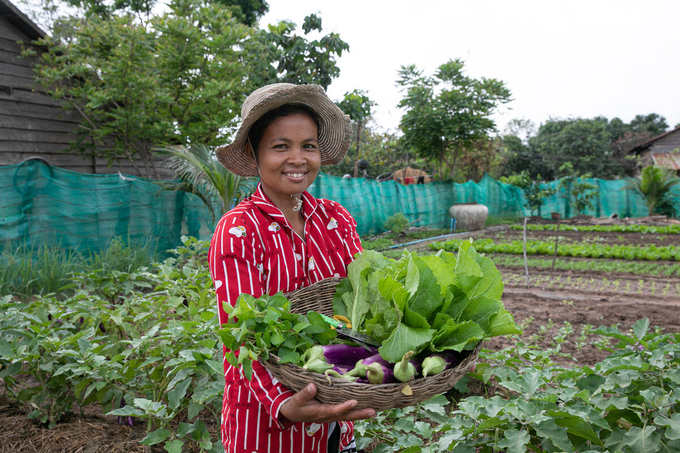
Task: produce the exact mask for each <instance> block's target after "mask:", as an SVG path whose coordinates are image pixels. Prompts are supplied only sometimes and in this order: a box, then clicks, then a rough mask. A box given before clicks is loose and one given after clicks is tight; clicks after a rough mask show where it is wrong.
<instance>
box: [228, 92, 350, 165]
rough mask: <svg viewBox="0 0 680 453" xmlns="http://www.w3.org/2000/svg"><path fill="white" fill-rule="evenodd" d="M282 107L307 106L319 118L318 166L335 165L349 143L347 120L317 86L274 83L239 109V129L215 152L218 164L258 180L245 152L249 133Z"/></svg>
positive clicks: (253, 163)
mask: <svg viewBox="0 0 680 453" xmlns="http://www.w3.org/2000/svg"><path fill="white" fill-rule="evenodd" d="M285 104H302V105H306V106H307V107H309V108H310V109H312V110H313V111H314V112H316V114H317V116H318V117H319V152H320V153H321V165H333V164H337V163H338V162H340V161H341V160H342V158H343V157H345V154H347V150H348V149H349V145H350V142H351V134H352V125H351V122H350V119H349V116H347V115H345V114H344V113H343V112H342V110H340V108H339V107H338V106H337V105H335V104H334V103H333V101H331V100H330V99H329V98H328V96H326V92H325V91H324V89H323V88H322V87H321V86H319V85H293V84H291V83H275V84H273V85H266V86H263V87H262V88H258V89H257V90H255V91H253V92H252V93H251V94H250V96H248V97H247V98H246V100H245V101H244V102H243V107H242V108H241V118H242V119H243V121H242V122H241V127H240V128H239V130H238V132H236V137H234V141H233V142H232V143H231V144H229V145H227V146H222V147H220V148H217V149H216V150H215V153H216V154H217V158H218V159H219V161H220V162H221V163H222V165H224V166H225V167H227V169H229V171H231V172H232V173H234V174H236V175H239V176H257V175H258V171H257V167H256V166H255V161H254V160H253V156H252V155H251V154H250V153H249V152H247V151H246V148H245V144H246V142H247V140H248V132H249V131H250V128H251V127H252V126H253V124H255V122H256V121H257V120H258V119H260V118H261V117H262V116H263V115H264V114H265V113H267V112H269V111H270V110H274V109H276V108H278V107H281V106H282V105H285Z"/></svg>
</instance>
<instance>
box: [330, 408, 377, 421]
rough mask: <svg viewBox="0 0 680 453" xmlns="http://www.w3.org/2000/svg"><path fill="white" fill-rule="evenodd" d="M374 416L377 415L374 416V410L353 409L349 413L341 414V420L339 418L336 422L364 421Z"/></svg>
mask: <svg viewBox="0 0 680 453" xmlns="http://www.w3.org/2000/svg"><path fill="white" fill-rule="evenodd" d="M376 415H377V414H376V412H375V410H374V409H371V408H366V409H354V410H351V411H349V412H346V413H345V414H343V415H342V418H339V419H338V420H343V421H347V422H351V421H355V420H366V419H369V418H375V417H376Z"/></svg>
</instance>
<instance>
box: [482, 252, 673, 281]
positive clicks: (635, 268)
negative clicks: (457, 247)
mask: <svg viewBox="0 0 680 453" xmlns="http://www.w3.org/2000/svg"><path fill="white" fill-rule="evenodd" d="M493 261H494V263H496V265H498V266H522V267H523V266H524V259H523V258H522V257H519V256H515V255H495V256H494V257H493ZM527 264H528V266H529V267H530V268H537V269H549V268H551V267H552V260H550V259H545V258H529V259H528V260H527ZM555 269H559V270H575V271H600V272H609V273H628V274H640V275H663V276H666V277H672V276H680V264H659V263H647V262H634V261H621V260H619V261H596V260H558V261H555Z"/></svg>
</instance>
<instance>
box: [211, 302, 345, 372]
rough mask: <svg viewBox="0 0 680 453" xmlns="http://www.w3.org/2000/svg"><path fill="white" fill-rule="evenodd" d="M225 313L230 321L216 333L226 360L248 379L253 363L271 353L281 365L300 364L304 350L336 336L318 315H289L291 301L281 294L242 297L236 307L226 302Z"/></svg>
mask: <svg viewBox="0 0 680 453" xmlns="http://www.w3.org/2000/svg"><path fill="white" fill-rule="evenodd" d="M224 310H225V311H226V312H227V314H228V315H229V321H228V322H227V323H226V324H223V326H222V327H223V328H222V329H221V330H220V331H219V332H218V333H219V335H220V338H222V342H223V343H224V345H225V346H226V347H227V349H229V352H227V353H226V355H225V357H226V359H227V361H228V362H229V363H230V364H231V365H233V366H238V365H243V371H244V373H245V375H246V377H247V378H248V379H250V378H251V376H252V371H253V369H252V362H253V361H254V360H258V359H259V358H260V357H262V358H263V359H264V360H267V359H268V358H269V354H270V353H272V354H276V355H278V356H279V358H280V359H281V363H294V364H298V365H303V364H304V362H305V361H306V359H307V356H306V355H305V352H306V351H307V350H309V349H310V348H311V347H312V346H314V345H319V344H321V345H325V344H328V343H329V342H330V341H332V340H333V339H334V338H335V337H336V335H337V334H336V332H335V331H334V330H332V329H331V328H330V326H329V325H328V324H327V323H326V321H324V319H323V317H322V316H321V315H320V314H319V313H316V312H313V311H310V312H309V313H307V315H306V316H305V315H301V314H295V313H291V312H290V302H289V301H288V299H286V298H285V297H284V296H283V294H282V293H278V294H275V295H273V296H268V295H264V296H262V297H259V298H255V297H253V296H251V295H249V294H241V295H240V296H239V298H238V300H237V301H236V306H235V307H232V306H231V305H229V304H227V303H225V304H224ZM235 351H238V355H237V354H236V353H235Z"/></svg>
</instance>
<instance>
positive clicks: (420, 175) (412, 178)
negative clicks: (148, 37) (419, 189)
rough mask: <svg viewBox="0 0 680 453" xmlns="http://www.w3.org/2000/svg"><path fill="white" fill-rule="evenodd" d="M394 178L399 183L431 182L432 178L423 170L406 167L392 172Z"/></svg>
mask: <svg viewBox="0 0 680 453" xmlns="http://www.w3.org/2000/svg"><path fill="white" fill-rule="evenodd" d="M393 177H394V180H395V181H396V182H398V183H400V184H405V185H408V184H425V183H430V182H432V178H431V177H430V176H429V175H428V174H427V172H425V171H423V170H419V169H417V168H411V167H406V168H402V169H401V170H397V171H395V172H394V173H393Z"/></svg>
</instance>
